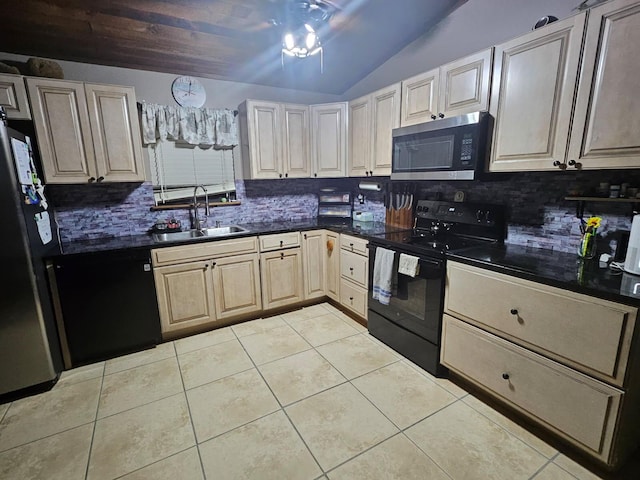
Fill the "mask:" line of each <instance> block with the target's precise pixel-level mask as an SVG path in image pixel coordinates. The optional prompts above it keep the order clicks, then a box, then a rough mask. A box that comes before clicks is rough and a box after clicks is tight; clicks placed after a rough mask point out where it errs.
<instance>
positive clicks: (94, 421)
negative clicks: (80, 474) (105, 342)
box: [84, 362, 106, 480]
mask: <svg viewBox="0 0 640 480" xmlns="http://www.w3.org/2000/svg"><path fill="white" fill-rule="evenodd" d="M105 369H106V362H105V368H103V369H102V376H101V377H100V392H98V402H97V405H96V414H95V417H94V419H93V431H92V432H91V441H90V442H89V455H88V456H87V466H86V467H85V470H84V478H85V480H87V479H88V478H89V466H90V465H91V456H92V453H93V441H94V440H95V438H96V428H97V426H98V412H99V411H100V399H101V398H102V387H103V386H104V372H105Z"/></svg>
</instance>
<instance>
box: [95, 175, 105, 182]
mask: <svg viewBox="0 0 640 480" xmlns="http://www.w3.org/2000/svg"><path fill="white" fill-rule="evenodd" d="M103 180H104V177H102V176H100V177H98V180H96V181H97V182H98V183H100V182H101V181H103Z"/></svg>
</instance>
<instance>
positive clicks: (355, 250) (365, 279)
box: [340, 233, 369, 318]
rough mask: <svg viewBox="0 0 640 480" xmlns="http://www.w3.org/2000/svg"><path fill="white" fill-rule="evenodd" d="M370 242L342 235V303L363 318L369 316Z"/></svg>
mask: <svg viewBox="0 0 640 480" xmlns="http://www.w3.org/2000/svg"><path fill="white" fill-rule="evenodd" d="M368 243H369V242H368V241H367V240H364V239H362V238H358V237H354V236H351V235H345V234H344V233H343V234H341V235H340V304H341V305H342V306H343V307H345V308H347V309H349V310H351V311H352V312H353V313H355V314H356V315H358V316H359V317H362V318H367V298H368V297H367V295H368V291H367V289H368V286H369V250H368V249H367V244H368Z"/></svg>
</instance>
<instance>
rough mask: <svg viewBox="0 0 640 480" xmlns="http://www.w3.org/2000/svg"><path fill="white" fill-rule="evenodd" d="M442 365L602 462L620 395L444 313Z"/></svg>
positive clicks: (611, 434) (611, 388)
mask: <svg viewBox="0 0 640 480" xmlns="http://www.w3.org/2000/svg"><path fill="white" fill-rule="evenodd" d="M442 335H443V340H444V342H443V345H442V352H441V354H442V363H443V364H444V365H446V366H447V367H449V368H450V369H452V370H455V371H456V372H458V373H459V374H460V375H462V376H464V377H466V378H468V379H470V380H471V381H473V382H474V383H477V384H480V385H482V387H483V388H485V389H487V390H489V391H490V392H491V393H493V394H495V395H497V396H499V397H500V398H501V399H503V400H504V401H506V402H509V404H511V405H512V406H514V407H516V408H517V409H518V410H520V411H521V412H523V413H525V414H526V415H527V416H528V417H530V418H533V419H535V420H536V421H538V422H541V423H543V424H544V425H545V426H547V427H548V428H550V429H552V430H553V431H554V432H556V433H559V434H560V435H562V436H563V437H565V438H566V439H568V440H571V441H572V442H573V443H576V444H577V445H579V446H580V447H581V448H582V449H584V450H587V451H589V452H590V453H592V454H593V455H594V456H597V457H600V458H603V459H607V458H608V457H609V454H610V452H611V448H612V439H613V433H614V427H615V425H616V420H617V418H618V415H619V410H620V403H621V400H622V395H623V392H622V391H620V390H618V389H615V388H613V387H610V386H608V385H606V384H604V383H602V382H599V381H597V380H594V379H592V378H590V377H587V376H586V375H583V374H581V373H578V372H576V371H575V370H572V369H570V368H567V367H564V366H563V365H560V364H558V363H556V362H553V361H551V360H549V359H547V358H545V357H543V356H541V355H537V354H535V353H533V352H530V351H529V350H526V349H524V348H521V347H518V346H517V345H514V344H512V343H511V342H508V341H506V340H503V339H501V338H499V337H496V336H495V335H492V334H490V333H487V332H485V331H483V330H481V329H479V328H476V327H473V326H471V325H469V324H467V323H464V322H462V321H460V320H456V319H455V318H453V317H451V316H449V315H445V316H444V321H443V333H442Z"/></svg>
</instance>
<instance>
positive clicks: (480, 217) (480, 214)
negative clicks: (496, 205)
mask: <svg viewBox="0 0 640 480" xmlns="http://www.w3.org/2000/svg"><path fill="white" fill-rule="evenodd" d="M483 215H484V212H483V211H482V210H477V211H476V220H477V221H478V222H481V221H482V216H483Z"/></svg>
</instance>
